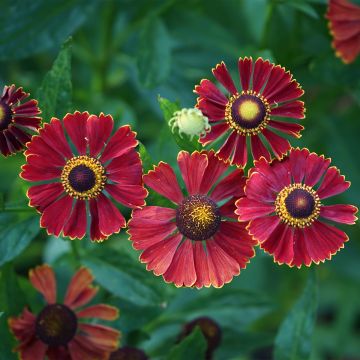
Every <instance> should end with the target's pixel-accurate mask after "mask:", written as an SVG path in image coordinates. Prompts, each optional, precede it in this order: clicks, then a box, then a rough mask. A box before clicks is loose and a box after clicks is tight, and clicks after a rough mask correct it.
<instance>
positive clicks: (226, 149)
mask: <svg viewBox="0 0 360 360" xmlns="http://www.w3.org/2000/svg"><path fill="white" fill-rule="evenodd" d="M236 140H237V134H236V132H235V131H233V132H231V133H230V136H229V137H228V138H227V139H226V140H225V142H224V144H223V145H222V146H221V148H220V149H219V150H218V151H217V153H216V155H217V156H218V158H219V159H221V160H224V161H227V160H230V158H231V154H232V153H233V152H234V149H235V143H236Z"/></svg>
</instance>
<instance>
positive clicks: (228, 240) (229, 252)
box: [128, 151, 256, 288]
mask: <svg viewBox="0 0 360 360" xmlns="http://www.w3.org/2000/svg"><path fill="white" fill-rule="evenodd" d="M177 161H178V165H179V168H180V171H181V175H182V178H183V180H184V183H185V186H186V194H185V195H184V194H183V192H182V191H181V189H180V186H179V183H178V181H177V179H176V176H175V173H174V171H173V169H172V168H171V166H170V165H168V164H166V163H164V162H160V163H159V165H157V166H155V167H154V170H151V171H149V172H148V174H147V175H144V183H145V184H146V185H147V186H148V187H149V188H151V189H153V190H154V191H155V192H157V193H159V194H160V195H162V196H164V197H165V198H167V199H169V200H170V201H171V202H172V203H173V204H174V206H173V207H171V208H167V207H160V206H146V207H144V208H142V209H135V210H133V214H132V218H131V220H130V221H129V230H128V233H129V234H130V240H131V241H132V244H133V247H134V248H135V249H136V250H142V251H143V252H142V254H141V256H140V260H141V262H144V263H146V264H147V270H152V271H153V272H154V274H155V275H162V276H163V278H164V280H165V281H166V282H172V283H174V284H175V285H176V286H177V287H180V286H195V287H197V288H201V287H203V286H206V287H209V286H211V285H213V286H215V287H221V286H223V285H224V284H225V283H228V282H230V281H231V280H232V278H233V276H235V275H238V274H239V273H240V269H243V268H245V267H246V264H247V263H248V261H249V259H250V258H251V257H253V256H254V245H255V244H256V243H255V241H253V240H252V239H251V237H249V235H248V234H247V231H246V229H245V226H246V224H243V223H239V222H236V221H234V220H235V219H236V216H235V214H234V210H235V201H236V200H237V199H238V198H239V197H241V196H243V195H244V193H243V187H244V184H245V178H244V176H243V171H242V170H241V169H236V170H234V171H232V172H230V173H229V174H228V175H227V176H224V174H225V172H226V171H227V170H228V169H229V164H227V163H224V162H223V161H221V160H220V159H218V158H217V157H216V156H215V153H214V152H213V151H210V152H206V151H204V152H201V153H199V152H197V151H195V152H193V153H192V154H191V155H190V154H189V153H188V152H186V151H181V152H180V153H179V155H178V159H177Z"/></svg>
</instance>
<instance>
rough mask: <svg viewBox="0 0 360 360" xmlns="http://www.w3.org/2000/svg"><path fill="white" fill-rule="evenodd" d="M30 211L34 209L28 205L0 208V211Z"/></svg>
mask: <svg viewBox="0 0 360 360" xmlns="http://www.w3.org/2000/svg"><path fill="white" fill-rule="evenodd" d="M30 211H34V209H32V208H30V207H26V208H3V209H0V212H30Z"/></svg>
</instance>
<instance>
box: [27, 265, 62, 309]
mask: <svg viewBox="0 0 360 360" xmlns="http://www.w3.org/2000/svg"><path fill="white" fill-rule="evenodd" d="M29 280H30V282H31V284H32V286H33V287H34V288H35V289H36V290H38V291H39V292H40V293H41V294H42V295H43V296H44V298H45V300H46V302H47V303H48V304H55V303H56V279H55V274H54V271H53V269H52V268H51V267H50V266H49V265H41V266H37V267H36V268H35V269H32V270H30V271H29Z"/></svg>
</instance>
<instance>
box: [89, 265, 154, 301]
mask: <svg viewBox="0 0 360 360" xmlns="http://www.w3.org/2000/svg"><path fill="white" fill-rule="evenodd" d="M83 263H84V265H85V266H87V267H89V268H90V269H91V270H92V272H93V274H94V276H95V279H96V281H97V282H98V283H99V284H100V285H101V286H103V287H104V288H105V289H107V290H108V291H110V292H111V293H112V294H114V295H116V296H118V297H120V298H123V299H125V300H127V301H130V302H133V303H134V304H136V305H139V306H148V305H156V304H159V303H160V297H159V295H158V294H156V292H155V291H154V290H153V289H152V288H151V287H149V286H147V285H145V284H144V283H143V282H142V281H141V278H139V277H137V278H135V277H133V276H131V275H129V274H128V273H127V272H125V271H122V270H120V269H118V268H116V267H115V266H113V265H111V264H109V263H107V262H105V261H102V260H99V259H95V258H86V259H84V260H83Z"/></svg>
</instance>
